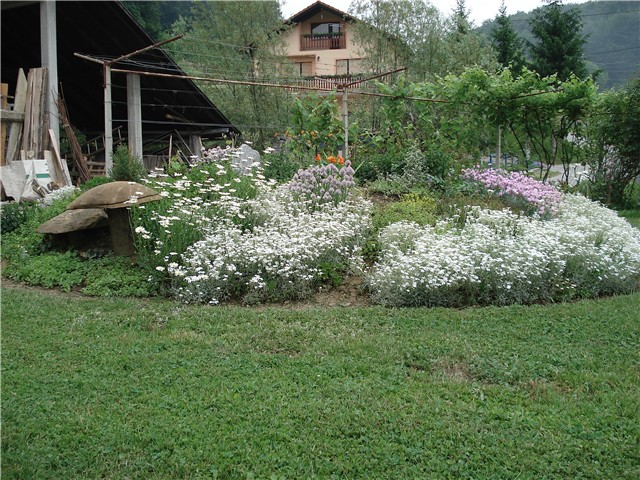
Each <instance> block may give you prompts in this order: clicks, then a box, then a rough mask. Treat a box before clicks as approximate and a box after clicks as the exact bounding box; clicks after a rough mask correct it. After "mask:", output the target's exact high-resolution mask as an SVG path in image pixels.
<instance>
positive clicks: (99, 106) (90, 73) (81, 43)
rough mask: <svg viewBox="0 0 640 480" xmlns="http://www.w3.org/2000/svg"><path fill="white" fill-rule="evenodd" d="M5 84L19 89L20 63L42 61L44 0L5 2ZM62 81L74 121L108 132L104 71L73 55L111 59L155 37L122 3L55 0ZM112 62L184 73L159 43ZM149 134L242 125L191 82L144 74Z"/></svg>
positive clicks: (116, 105)
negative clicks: (124, 61) (127, 59)
mask: <svg viewBox="0 0 640 480" xmlns="http://www.w3.org/2000/svg"><path fill="white" fill-rule="evenodd" d="M1 5H2V82H3V83H8V84H9V85H10V88H9V91H10V92H13V91H14V88H15V83H16V78H17V74H18V69H19V68H23V69H25V73H26V70H27V69H29V68H35V67H39V66H40V65H41V63H40V62H41V60H40V28H39V25H40V5H39V2H24V1H22V2H12V1H5V0H3V1H2V3H1ZM56 17H57V43H58V50H57V54H58V79H59V82H60V84H61V86H62V91H63V93H64V96H65V100H66V102H67V106H68V110H69V116H70V118H71V123H72V124H73V125H74V126H75V127H76V128H78V129H79V130H80V131H82V132H83V133H85V134H92V135H93V134H100V133H103V131H104V103H103V102H104V95H103V71H102V70H103V69H102V67H101V66H100V65H99V64H95V63H92V62H88V61H86V60H82V59H80V58H78V57H76V56H74V53H76V52H79V53H84V54H87V55H91V56H95V57H101V58H105V59H112V58H115V57H118V56H121V55H124V54H128V53H131V52H134V51H137V50H139V49H142V48H145V47H147V46H149V45H152V44H154V43H156V41H155V40H154V39H152V38H151V37H150V36H149V34H147V33H146V31H145V30H144V29H143V28H142V27H141V26H140V25H139V24H138V23H137V22H136V20H135V19H134V18H133V17H132V16H131V14H130V13H129V12H128V11H127V10H126V9H125V8H124V6H123V5H122V4H121V3H120V2H117V1H97V2H96V1H64V2H60V1H59V2H56ZM114 68H125V69H131V70H139V71H158V72H163V73H172V74H178V75H184V71H183V70H182V69H181V68H180V67H179V66H178V65H177V64H176V63H175V61H174V60H173V59H172V58H171V57H170V56H169V55H168V54H167V53H166V52H165V51H164V50H162V49H154V50H151V51H148V52H145V53H143V54H140V55H136V56H135V57H133V58H132V59H131V62H130V63H129V64H124V65H121V64H115V65H114ZM112 85H113V88H112V106H113V125H114V128H116V127H117V126H119V125H122V126H125V128H123V129H122V131H123V133H124V134H125V135H126V131H127V129H126V123H127V105H126V101H127V98H126V76H125V75H124V74H121V73H113V74H112ZM141 89H142V119H143V136H144V137H145V138H152V137H154V136H158V135H159V134H162V133H166V132H169V131H172V130H177V131H178V132H180V133H181V134H184V135H188V134H195V135H200V136H203V137H206V138H214V137H216V136H220V135H221V134H222V133H233V134H239V133H240V132H239V130H238V129H237V128H236V127H235V126H234V125H232V124H231V122H230V121H229V120H228V119H227V118H226V117H225V116H224V115H223V114H222V112H220V110H218V108H217V107H216V106H215V105H214V104H213V103H212V102H211V100H210V99H209V98H208V97H207V96H206V95H205V94H204V93H203V92H202V90H201V89H200V88H199V87H198V86H197V85H196V84H195V83H194V82H193V81H191V80H188V79H182V78H158V77H146V76H143V77H141Z"/></svg>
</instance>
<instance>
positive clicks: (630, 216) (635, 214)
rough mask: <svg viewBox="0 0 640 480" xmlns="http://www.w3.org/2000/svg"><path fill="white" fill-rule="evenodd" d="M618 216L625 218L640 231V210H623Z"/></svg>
mask: <svg viewBox="0 0 640 480" xmlns="http://www.w3.org/2000/svg"><path fill="white" fill-rule="evenodd" d="M618 215H620V216H621V217H624V218H625V219H626V220H627V222H629V223H630V224H631V225H633V226H634V227H636V228H638V229H640V210H621V211H619V212H618Z"/></svg>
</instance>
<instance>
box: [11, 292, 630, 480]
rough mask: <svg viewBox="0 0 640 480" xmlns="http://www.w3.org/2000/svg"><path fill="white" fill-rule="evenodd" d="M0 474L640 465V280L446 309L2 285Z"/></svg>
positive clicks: (539, 473) (577, 474)
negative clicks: (216, 303)
mask: <svg viewBox="0 0 640 480" xmlns="http://www.w3.org/2000/svg"><path fill="white" fill-rule="evenodd" d="M2 330H3V331H2V478H3V479H10V478H25V479H34V478H55V479H71V478H73V479H80V478H87V479H96V478H113V479H125V478H141V479H156V478H157V479H175V478H190V479H192V478H242V479H244V478H260V479H262V478H266V479H271V478H291V479H300V478H323V479H324V478H344V479H351V478H371V479H378V478H393V479H406V478H452V479H459V478H493V479H498V478H503V479H514V478H521V479H523V478H532V479H541V478H561V479H574V478H593V479H625V478H626V479H637V478H640V420H639V419H640V294H636V295H630V296H621V297H617V298H611V299H603V300H598V301H583V302H577V303H572V304H562V305H548V306H533V307H520V306H516V307H508V308H493V307H492V308H477V309H476V308H474V309H465V310H447V309H385V308H380V307H376V308H353V309H349V308H335V309H317V308H308V309H285V308H279V307H278V308H276V307H272V308H255V309H248V308H237V307H216V308H208V307H195V306H183V305H180V304H177V303H173V302H169V301H161V300H147V301H145V300H115V299H114V300H110V299H101V300H96V299H89V298H81V297H69V296H62V295H49V294H42V293H38V292H31V291H26V290H22V289H11V288H5V289H3V290H2Z"/></svg>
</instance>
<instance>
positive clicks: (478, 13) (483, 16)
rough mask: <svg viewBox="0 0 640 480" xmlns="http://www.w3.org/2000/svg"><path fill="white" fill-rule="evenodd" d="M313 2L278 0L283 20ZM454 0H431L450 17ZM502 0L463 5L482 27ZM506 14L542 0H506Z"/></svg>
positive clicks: (344, 5)
mask: <svg viewBox="0 0 640 480" xmlns="http://www.w3.org/2000/svg"><path fill="white" fill-rule="evenodd" d="M314 1H315V0H280V3H281V5H282V14H283V16H284V17H285V18H289V17H290V16H292V15H294V14H296V13H298V12H299V11H300V10H304V9H305V8H306V7H308V6H309V5H311V4H312V3H314ZM322 1H323V2H324V3H326V4H328V5H331V6H332V7H334V8H337V9H338V10H342V11H343V12H347V11H348V10H349V4H350V3H351V0H322ZM584 1H585V0H582V1H581V0H573V1H572V0H569V1H567V0H565V2H564V3H584ZM456 3H457V2H456V0H431V4H433V5H434V6H435V7H436V8H437V9H438V10H440V11H441V12H442V13H443V14H445V15H446V16H449V15H451V13H452V12H453V10H454V8H455V6H456ZM501 3H502V0H466V2H465V4H466V6H467V10H469V11H470V13H471V16H470V18H471V20H472V21H473V23H474V24H475V26H478V27H479V26H480V25H482V22H484V21H485V20H489V19H493V18H495V17H496V16H497V15H498V9H499V8H500V5H501ZM505 5H506V6H507V14H508V15H513V14H514V13H517V12H520V11H522V12H530V11H531V10H533V9H535V8H538V7H541V6H542V5H544V3H543V2H542V0H506V1H505Z"/></svg>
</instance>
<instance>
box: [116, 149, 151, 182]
mask: <svg viewBox="0 0 640 480" xmlns="http://www.w3.org/2000/svg"><path fill="white" fill-rule="evenodd" d="M146 176H147V171H146V169H145V168H144V165H143V163H142V160H141V159H140V158H137V157H134V156H133V155H131V153H130V152H129V149H128V148H127V146H126V145H119V146H118V148H116V151H115V152H114V153H113V168H112V169H111V170H110V171H109V177H111V178H112V179H113V180H126V181H129V182H139V181H140V180H142V179H143V178H144V177H146Z"/></svg>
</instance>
